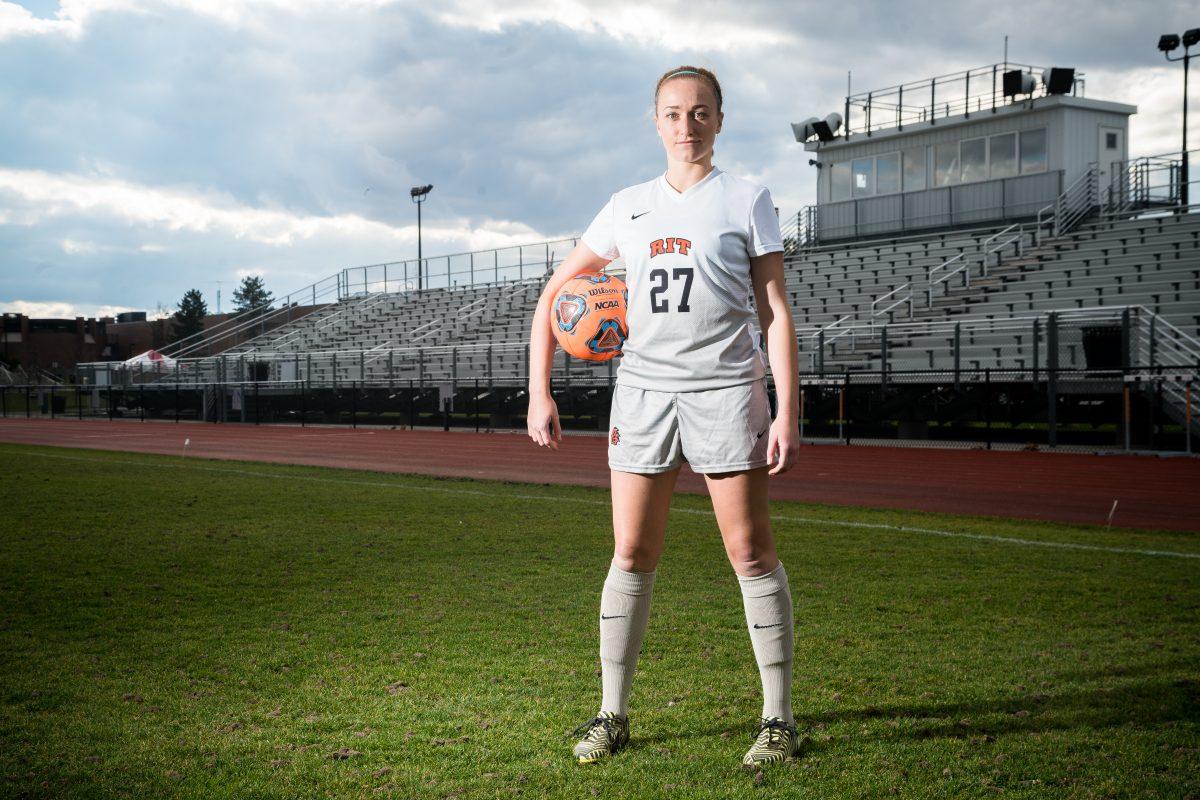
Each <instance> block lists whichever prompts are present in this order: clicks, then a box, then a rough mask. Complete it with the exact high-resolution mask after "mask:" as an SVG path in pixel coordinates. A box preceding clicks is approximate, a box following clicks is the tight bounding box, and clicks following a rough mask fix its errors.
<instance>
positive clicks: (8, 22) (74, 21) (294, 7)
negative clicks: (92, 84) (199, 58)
mask: <svg viewBox="0 0 1200 800" xmlns="http://www.w3.org/2000/svg"><path fill="white" fill-rule="evenodd" d="M392 2H394V0H61V1H60V3H59V8H58V11H56V12H55V15H54V17H53V18H52V19H48V18H40V17H35V16H34V15H33V13H32V12H30V11H29V9H27V8H25V7H24V6H20V5H18V4H16V3H12V2H6V0H0V40H4V39H6V38H9V37H16V36H39V35H41V36H46V35H56V34H57V35H61V36H67V37H69V38H72V39H78V38H79V37H80V36H82V35H83V33H84V31H85V28H86V26H87V23H88V22H89V20H90V19H91V18H92V17H94V16H96V15H98V14H103V13H111V12H114V11H120V12H126V13H136V14H156V15H164V14H166V13H168V12H170V11H173V10H182V11H186V12H188V13H191V14H195V15H197V16H202V17H208V18H210V19H214V20H216V21H218V22H220V23H222V24H223V25H226V26H227V27H229V28H233V29H241V28H252V29H258V30H260V31H261V30H265V29H266V24H267V18H268V17H269V16H271V15H274V14H280V13H283V14H304V13H310V12H313V11H319V10H337V9H344V8H346V7H347V6H351V7H354V6H357V7H367V8H378V7H382V6H386V5H390V4H391V3H392Z"/></svg>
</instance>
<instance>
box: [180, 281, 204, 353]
mask: <svg viewBox="0 0 1200 800" xmlns="http://www.w3.org/2000/svg"><path fill="white" fill-rule="evenodd" d="M206 316H208V305H207V304H206V303H205V302H204V298H203V297H202V296H201V295H200V290H199V289H188V290H187V291H186V292H184V294H183V299H182V300H180V301H179V310H178V311H176V312H175V313H174V314H172V315H171V329H172V331H173V334H174V338H173V339H172V341H175V342H177V341H179V340H180V339H186V338H187V337H189V336H191V335H193V334H196V333H200V332H201V331H202V330H204V318H205V317H206Z"/></svg>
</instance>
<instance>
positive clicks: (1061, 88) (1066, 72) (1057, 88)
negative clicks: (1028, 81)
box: [1042, 67, 1075, 94]
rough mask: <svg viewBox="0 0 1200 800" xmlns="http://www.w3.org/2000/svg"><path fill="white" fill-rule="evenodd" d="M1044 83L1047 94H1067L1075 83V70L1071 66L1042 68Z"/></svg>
mask: <svg viewBox="0 0 1200 800" xmlns="http://www.w3.org/2000/svg"><path fill="white" fill-rule="evenodd" d="M1042 85H1043V86H1045V87H1046V94H1066V93H1067V92H1069V91H1071V87H1072V86H1074V85H1075V70H1074V69H1073V68H1070V67H1050V68H1049V69H1045V70H1042Z"/></svg>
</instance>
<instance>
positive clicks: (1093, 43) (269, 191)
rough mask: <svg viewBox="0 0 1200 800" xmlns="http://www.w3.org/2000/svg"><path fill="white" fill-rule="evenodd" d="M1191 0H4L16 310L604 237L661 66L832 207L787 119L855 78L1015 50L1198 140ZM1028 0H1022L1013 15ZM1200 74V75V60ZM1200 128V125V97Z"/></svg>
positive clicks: (766, 165) (641, 161)
mask: <svg viewBox="0 0 1200 800" xmlns="http://www.w3.org/2000/svg"><path fill="white" fill-rule="evenodd" d="M1194 8H1195V7H1194V6H1192V5H1191V4H1190V3H1188V2H1183V1H1182V0H1181V1H1180V2H1174V1H1173V0H1172V1H1170V2H1164V1H1159V2H1150V1H1149V0H1134V1H1133V2H1129V1H1128V0H1126V1H1125V2H1117V1H1116V0H1087V1H1086V2H1085V1H1083V0H1080V1H1076V0H1059V1H1058V2H1053V3H1043V4H1035V5H1029V4H1027V3H1021V4H1012V3H998V2H995V1H994V0H986V2H979V1H978V0H957V2H946V3H940V2H928V1H926V2H905V3H893V2H888V1H887V0H869V1H867V2H857V1H855V2H847V3H831V2H819V3H809V2H796V1H795V0H793V1H792V2H786V3H783V2H758V0H738V2H678V1H677V0H655V1H653V2H650V3H647V2H645V0H636V1H631V2H626V1H625V0H616V1H614V2H596V3H575V2H563V3H549V2H546V3H540V2H530V1H529V0H510V1H509V2H484V1H483V0H438V2H432V3H431V2H420V3H417V2H408V0H336V1H335V0H329V1H328V2H326V1H325V0H244V1H243V0H145V1H143V0H61V1H57V0H21V2H15V3H14V2H8V1H6V0H0V75H3V78H2V79H0V310H2V311H19V312H23V313H26V314H31V315H35V316H74V315H75V314H83V315H89V316H90V315H96V314H100V313H112V312H114V311H117V310H124V309H138V310H147V311H150V312H151V313H152V314H153V312H154V311H155V309H156V307H158V306H160V305H161V306H164V307H167V308H170V309H173V308H174V306H175V304H176V303H177V302H178V301H179V298H180V297H181V296H182V295H183V293H184V291H186V290H187V289H190V288H198V289H200V290H201V291H202V292H203V293H204V295H205V297H206V299H207V300H208V302H209V306H210V309H211V310H214V311H215V310H216V292H217V288H218V282H224V288H223V296H224V301H223V304H222V305H223V307H224V308H225V309H226V310H228V307H229V305H230V299H229V298H230V293H231V290H232V288H233V285H234V284H235V283H236V282H237V281H238V280H239V278H240V277H241V276H244V275H247V274H258V275H262V276H263V277H264V279H265V280H266V283H267V286H268V288H269V289H271V290H272V291H274V292H275V294H276V295H282V294H284V293H286V292H288V291H289V290H293V289H297V288H299V287H301V286H304V285H305V284H307V283H310V282H311V281H313V280H316V279H319V278H322V277H324V276H327V275H330V274H332V273H334V272H336V271H337V270H339V269H341V268H342V267H345V266H351V265H354V264H362V263H375V262H380V261H389V260H399V259H403V258H410V257H413V256H415V254H416V220H415V214H414V209H413V207H412V203H411V202H410V200H409V198H408V190H409V188H410V187H411V186H414V185H417V184H423V183H432V184H434V186H435V188H434V191H433V192H432V193H431V194H430V196H429V200H428V201H427V202H426V204H425V206H424V210H423V216H424V220H423V233H424V248H425V253H426V254H427V255H429V254H438V253H453V252H461V251H464V250H472V249H480V248H487V247H495V246H500V245H505V244H517V243H525V242H536V241H540V240H543V239H548V238H557V237H562V236H570V235H573V234H578V233H579V232H580V231H581V230H582V229H583V228H584V227H586V225H587V223H588V222H589V221H590V219H591V218H592V216H593V215H594V214H595V213H596V211H597V210H598V209H599V208H600V206H601V205H603V203H604V201H605V200H606V199H607V197H608V195H609V194H610V193H612V192H613V191H615V190H617V189H619V188H621V187H623V186H627V185H629V184H633V183H637V182H640V181H643V180H646V179H648V178H650V177H653V176H654V175H656V174H659V173H661V172H662V170H663V167H664V163H665V162H664V156H663V152H662V146H661V144H660V142H659V140H658V138H657V136H656V134H655V132H654V129H653V123H652V119H651V110H650V109H651V101H652V92H653V87H654V82H655V80H656V79H657V77H658V75H659V74H660V73H661V72H662V71H664V70H666V69H668V68H670V67H673V66H676V65H678V64H683V63H695V64H700V65H705V66H709V67H711V68H712V69H714V70H715V71H716V73H717V75H718V77H719V78H720V79H721V82H722V88H723V89H724V94H725V115H726V117H725V125H724V129H723V131H722V133H721V136H720V138H719V139H718V142H717V154H716V158H715V159H714V160H715V163H717V164H718V165H720V166H721V167H722V168H723V169H726V170H728V171H730V172H734V173H736V174H741V175H744V176H746V177H749V178H752V179H755V180H758V181H760V182H762V183H765V184H766V185H767V186H768V187H770V189H771V191H772V194H773V195H774V197H775V201H776V205H778V206H779V207H780V210H781V211H782V212H783V213H785V214H786V213H789V212H792V211H795V210H796V209H798V208H800V207H801V206H803V205H806V204H808V203H810V202H812V201H813V177H814V176H813V170H812V168H811V167H809V166H808V165H807V160H808V154H806V153H805V152H804V151H803V150H802V149H801V147H800V145H798V144H796V143H795V141H794V140H793V139H792V136H791V132H790V130H789V127H788V123H789V122H791V121H797V120H800V119H803V118H805V117H808V116H812V115H821V116H824V114H826V113H828V112H829V111H833V110H835V109H840V107H841V103H842V97H843V96H844V94H845V84H846V71H847V70H852V71H853V82H854V88H855V90H856V91H858V90H866V89H870V88H877V87H883V86H890V85H892V84H894V83H897V82H900V81H909V80H917V79H920V78H924V77H928V76H931V75H938V74H944V73H947V72H954V71H958V70H962V69H965V68H967V67H973V66H982V65H984V64H990V63H992V62H995V61H1000V60H1001V58H1002V55H1003V37H1004V35H1005V34H1006V33H1007V34H1008V35H1009V57H1010V58H1011V59H1012V60H1014V61H1018V62H1024V63H1032V64H1044V65H1053V64H1058V65H1065V66H1074V67H1076V68H1077V69H1080V70H1082V71H1084V72H1086V74H1087V94H1088V96H1089V97H1095V98H1100V99H1109V100H1117V101H1122V102H1127V103H1133V104H1136V105H1137V106H1138V108H1139V113H1138V115H1137V116H1135V117H1134V118H1133V120H1132V123H1131V132H1130V152H1131V155H1144V154H1151V153H1161V152H1166V151H1168V150H1174V149H1177V148H1178V147H1179V128H1180V98H1181V91H1182V66H1181V65H1178V64H1175V65H1168V64H1166V63H1165V62H1164V60H1163V57H1162V55H1161V54H1160V53H1159V52H1158V51H1157V50H1156V49H1155V44H1156V42H1157V40H1158V36H1159V34H1161V33H1166V32H1177V33H1181V32H1182V31H1183V30H1184V29H1185V28H1189V27H1197V26H1200V14H1198V13H1196V12H1195V10H1194ZM1010 9H1011V10H1010ZM1194 77H1195V78H1196V81H1193V83H1196V82H1197V81H1200V74H1198V75H1196V76H1194ZM1192 108H1193V110H1195V111H1196V113H1194V114H1192V115H1191V119H1190V120H1189V125H1190V127H1191V128H1192V130H1193V131H1195V133H1193V134H1192V135H1193V136H1194V137H1195V138H1194V139H1193V142H1200V97H1195V98H1194V102H1193V104H1192Z"/></svg>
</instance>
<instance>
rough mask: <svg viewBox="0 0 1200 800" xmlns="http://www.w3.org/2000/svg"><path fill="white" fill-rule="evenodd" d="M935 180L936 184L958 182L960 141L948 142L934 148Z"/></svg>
mask: <svg viewBox="0 0 1200 800" xmlns="http://www.w3.org/2000/svg"><path fill="white" fill-rule="evenodd" d="M933 182H934V185H935V186H950V185H951V184H954V183H958V142H946V143H944V144H939V145H936V146H935V147H934V148H933Z"/></svg>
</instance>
